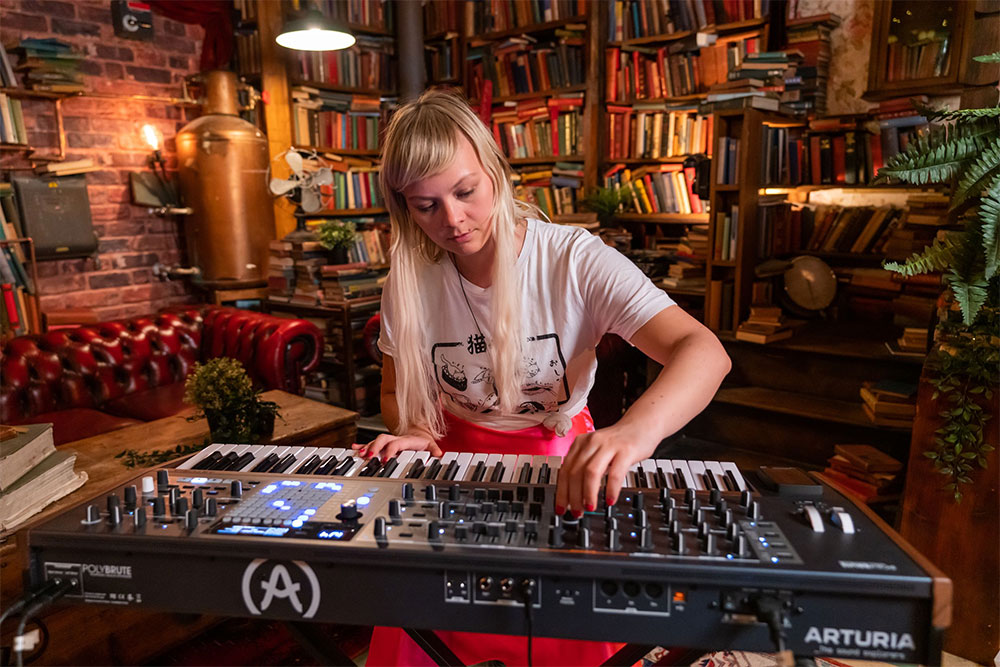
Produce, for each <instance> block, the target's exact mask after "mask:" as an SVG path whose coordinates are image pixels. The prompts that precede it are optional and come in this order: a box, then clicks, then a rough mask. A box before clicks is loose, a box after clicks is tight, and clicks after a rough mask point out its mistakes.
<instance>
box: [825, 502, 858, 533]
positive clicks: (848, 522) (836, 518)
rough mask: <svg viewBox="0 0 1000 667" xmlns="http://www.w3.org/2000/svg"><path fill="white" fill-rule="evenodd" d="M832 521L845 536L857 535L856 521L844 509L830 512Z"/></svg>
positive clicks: (834, 509) (837, 508)
mask: <svg viewBox="0 0 1000 667" xmlns="http://www.w3.org/2000/svg"><path fill="white" fill-rule="evenodd" d="M830 521H832V522H833V525H835V526H837V527H838V528H840V529H841V530H842V531H844V534H845V535H853V534H854V533H855V529H854V519H852V518H851V515H850V514H848V513H847V512H846V511H845V510H844V508H842V507H834V508H833V511H832V512H830Z"/></svg>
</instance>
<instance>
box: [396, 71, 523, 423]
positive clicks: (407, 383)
mask: <svg viewBox="0 0 1000 667" xmlns="http://www.w3.org/2000/svg"><path fill="white" fill-rule="evenodd" d="M460 137H465V139H467V140H468V141H469V143H470V144H471V145H472V148H473V150H474V151H475V153H476V157H477V158H478V159H479V163H480V164H481V165H482V167H483V171H485V172H486V174H487V176H488V177H489V179H490V181H491V182H492V184H493V209H492V211H491V219H492V222H493V231H492V235H493V240H494V247H495V250H496V258H495V261H494V262H493V275H492V286H491V291H492V300H491V313H490V314H491V322H490V327H489V328H490V330H491V331H492V340H491V341H490V342H489V348H488V352H489V356H490V362H491V365H492V367H493V377H494V383H495V386H496V390H497V396H498V399H499V408H500V410H501V411H502V412H504V413H508V414H512V413H514V412H515V410H516V409H517V406H518V403H517V397H518V396H519V395H520V391H521V381H522V379H523V368H522V366H523V364H522V363H521V339H522V338H523V334H522V331H521V291H520V281H519V279H520V277H519V276H518V275H517V273H516V264H517V247H516V240H517V234H516V227H517V225H518V224H525V222H524V220H525V218H527V217H528V216H529V215H540V213H539V212H538V210H537V209H536V208H535V207H533V206H531V205H529V204H526V203H524V202H521V201H518V200H516V199H515V198H514V192H513V189H512V187H511V179H510V166H509V165H508V164H507V161H506V160H505V159H504V157H503V155H502V154H501V153H500V150H499V149H498V148H497V145H496V143H495V142H494V140H493V136H492V135H491V134H490V131H489V129H488V128H487V127H486V125H485V124H484V123H483V122H482V121H481V120H480V119H479V118H478V117H477V116H476V115H475V113H473V111H472V109H471V108H470V107H469V105H468V103H467V102H466V101H465V100H464V99H463V98H461V97H460V96H459V95H456V94H454V93H450V92H445V91H440V90H429V91H427V92H425V93H424V94H422V95H421V96H420V98H419V99H417V100H416V101H414V102H411V103H409V104H407V105H405V106H403V107H401V108H400V109H399V110H398V111H396V113H395V114H394V116H393V118H392V121H391V122H390V123H389V127H388V128H387V129H386V134H385V140H384V142H383V148H382V169H381V176H380V179H381V183H380V184H381V186H382V192H383V194H384V197H385V201H386V206H387V207H388V209H389V218H390V220H391V224H392V246H391V248H390V261H391V264H392V280H390V281H389V282H388V283H387V284H386V290H388V292H389V297H390V299H391V300H392V303H393V306H394V307H395V312H396V315H397V319H396V320H395V321H393V322H392V331H393V337H394V339H395V340H394V343H395V348H396V356H395V357H394V359H393V361H394V362H395V365H396V401H397V404H398V407H399V426H398V430H399V432H400V433H405V432H406V430H407V429H408V428H409V427H410V426H412V425H415V424H419V425H420V426H422V427H425V428H428V429H429V430H430V431H431V432H432V433H433V435H434V436H435V437H440V436H441V435H442V434H443V433H444V421H443V418H442V414H441V406H440V403H439V402H438V391H437V383H436V381H435V378H434V370H433V365H432V363H431V359H430V356H429V348H428V341H427V339H426V327H425V326H424V320H425V318H427V317H434V314H433V313H427V312H426V311H425V309H424V305H423V299H422V295H421V293H420V274H421V273H422V271H423V269H424V268H425V267H427V266H428V265H430V264H434V263H438V262H441V261H442V260H444V259H445V251H444V250H443V249H441V248H440V247H439V246H438V245H437V244H435V243H434V242H433V241H432V240H431V239H430V238H429V237H428V236H427V235H426V234H424V232H423V230H421V229H420V227H419V226H418V225H417V224H416V222H414V220H413V218H412V217H411V215H410V211H409V208H408V206H407V203H406V198H405V197H404V196H403V194H402V192H403V190H405V189H406V188H407V187H408V186H410V185H411V184H413V183H416V182H417V181H421V180H423V179H425V178H428V177H430V176H434V175H436V174H438V173H440V172H442V171H443V170H444V169H446V168H447V167H448V166H449V165H450V164H451V162H452V161H453V159H454V157H455V153H456V152H457V150H458V147H459V145H460V144H459V141H460Z"/></svg>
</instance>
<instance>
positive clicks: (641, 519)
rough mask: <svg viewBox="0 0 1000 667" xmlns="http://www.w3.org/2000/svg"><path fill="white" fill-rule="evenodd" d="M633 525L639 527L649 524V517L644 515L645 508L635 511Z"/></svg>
mask: <svg viewBox="0 0 1000 667" xmlns="http://www.w3.org/2000/svg"><path fill="white" fill-rule="evenodd" d="M635 525H636V526H637V527H639V528H645V527H646V526H647V525H649V517H648V516H647V515H646V510H636V511H635Z"/></svg>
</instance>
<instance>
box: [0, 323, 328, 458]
mask: <svg viewBox="0 0 1000 667" xmlns="http://www.w3.org/2000/svg"><path fill="white" fill-rule="evenodd" d="M322 350H323V338H322V334H321V333H320V331H319V329H318V328H317V327H316V325H314V324H312V323H310V322H307V321H305V320H294V319H287V318H282V317H275V316H273V315H266V314H263V313H258V312H253V311H248V310H239V309H237V308H228V307H223V306H185V307H175V308H170V309H167V310H165V311H162V312H160V313H158V314H155V315H150V316H146V317H137V318H134V319H131V320H117V321H113V322H105V323H102V324H94V325H86V326H81V327H77V328H70V329H58V330H55V331H51V332H49V333H46V334H41V335H28V336H18V337H17V338H12V339H11V340H9V341H8V342H7V343H6V344H5V345H4V346H3V349H2V352H0V422H2V423H4V424H26V423H41V422H51V423H52V424H53V425H54V426H53V432H54V436H55V441H56V444H61V443H65V442H70V441H73V440H79V439H81V438H87V437H90V436H93V435H98V434H100V433H105V432H107V431H111V430H114V429H118V428H123V427H125V426H129V425H131V424H138V423H141V422H144V421H152V420H154V419H160V418H162V417H169V416H171V415H174V414H176V413H177V412H179V411H180V410H182V409H183V408H184V407H186V406H185V404H184V403H183V396H184V379H185V378H186V377H187V375H188V373H189V372H190V371H191V369H192V367H193V366H194V363H195V362H197V361H200V362H205V361H208V360H209V359H213V358H215V357H233V358H235V359H238V360H240V362H242V363H243V366H244V367H245V368H246V369H247V373H248V374H249V375H250V377H251V379H252V380H253V382H254V385H255V386H257V387H259V388H261V389H262V390H268V389H283V390H285V391H288V392H292V393H301V389H302V375H303V374H304V373H306V372H308V371H310V370H312V369H313V368H315V367H316V365H317V364H318V363H319V358H320V355H321V354H322Z"/></svg>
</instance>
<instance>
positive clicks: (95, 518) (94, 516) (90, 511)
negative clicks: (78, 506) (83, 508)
mask: <svg viewBox="0 0 1000 667" xmlns="http://www.w3.org/2000/svg"><path fill="white" fill-rule="evenodd" d="M100 520H101V510H99V509H98V508H97V505H87V514H86V516H85V517H84V519H83V523H85V524H95V523H97V522H99V521H100Z"/></svg>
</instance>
